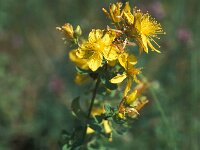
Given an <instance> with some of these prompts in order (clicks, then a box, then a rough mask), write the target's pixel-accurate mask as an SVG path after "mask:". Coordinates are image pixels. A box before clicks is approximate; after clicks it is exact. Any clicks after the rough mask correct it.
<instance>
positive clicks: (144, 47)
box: [141, 34, 148, 53]
mask: <svg viewBox="0 0 200 150" xmlns="http://www.w3.org/2000/svg"><path fill="white" fill-rule="evenodd" d="M141 38H142V45H143V49H144V51H145V52H146V53H148V47H147V37H146V36H145V35H143V34H142V35H141Z"/></svg>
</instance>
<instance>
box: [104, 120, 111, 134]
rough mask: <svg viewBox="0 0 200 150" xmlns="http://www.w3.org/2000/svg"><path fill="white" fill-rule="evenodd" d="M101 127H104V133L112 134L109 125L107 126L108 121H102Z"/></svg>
mask: <svg viewBox="0 0 200 150" xmlns="http://www.w3.org/2000/svg"><path fill="white" fill-rule="evenodd" d="M103 126H104V129H105V132H106V133H111V132H112V129H111V127H110V125H109V122H108V120H103Z"/></svg>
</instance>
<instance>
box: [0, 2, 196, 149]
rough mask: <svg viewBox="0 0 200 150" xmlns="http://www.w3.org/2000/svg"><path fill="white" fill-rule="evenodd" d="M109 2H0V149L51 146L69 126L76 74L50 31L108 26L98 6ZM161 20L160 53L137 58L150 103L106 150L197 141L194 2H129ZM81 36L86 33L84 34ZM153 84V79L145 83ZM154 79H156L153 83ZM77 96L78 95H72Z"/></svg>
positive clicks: (188, 144) (190, 145) (177, 146)
mask: <svg viewBox="0 0 200 150" xmlns="http://www.w3.org/2000/svg"><path fill="white" fill-rule="evenodd" d="M111 2H115V1H114V0H112V1H111V0H57V1H53V0H51V1H49V0H29V1H25V0H18V1H14V0H1V1H0V149H2V150H7V149H14V150H22V149H52V150H53V149H58V139H59V136H60V131H61V130H62V129H66V130H68V129H71V127H72V126H74V125H76V120H73V119H72V117H71V115H70V111H69V109H70V106H69V104H70V103H71V100H72V99H73V97H75V96H76V95H78V94H82V93H83V92H84V90H83V89H85V88H88V85H86V86H85V87H80V88H77V87H75V85H74V82H73V77H74V75H75V70H74V69H73V68H72V67H71V63H70V62H69V60H68V56H67V53H66V51H67V49H66V48H65V47H64V45H63V43H62V41H61V40H60V39H59V37H60V35H59V34H58V33H57V32H56V30H55V27H56V26H59V25H61V24H64V23H65V21H66V20H67V22H71V23H72V24H73V25H75V26H76V25H78V24H81V25H82V28H83V31H84V32H85V33H83V34H85V35H87V33H88V32H89V29H91V28H94V27H95V28H102V27H103V26H105V25H106V24H108V23H109V20H108V19H105V18H104V14H103V13H102V11H101V9H100V8H101V7H106V6H107V5H108V4H109V3H111ZM130 3H131V5H132V6H134V5H135V4H137V6H138V7H139V8H140V9H141V10H143V11H147V10H148V11H149V12H151V14H153V16H154V17H156V18H157V19H158V20H159V21H160V22H162V25H163V28H164V30H165V31H166V33H167V35H166V36H165V38H163V40H162V44H161V46H162V47H161V52H162V53H161V54H159V55H151V54H150V55H151V56H149V57H146V56H144V58H141V62H140V63H141V64H142V66H145V68H144V71H145V72H144V74H145V75H146V76H147V78H148V79H149V80H150V81H151V82H153V85H154V86H153V87H154V88H153V89H152V91H150V92H149V100H150V102H149V105H148V106H147V107H146V109H145V110H143V111H142V112H141V116H142V117H141V118H140V119H138V120H136V121H135V122H134V124H133V127H132V128H131V129H130V131H128V132H127V133H126V134H125V135H124V136H122V137H118V136H117V135H115V134H114V135H113V136H114V138H113V142H111V143H104V145H105V146H107V147H109V148H108V149H134V148H135V149H139V150H149V149H152V150H157V149H162V150H169V149H182V150H188V149H192V150H198V149H199V148H200V146H199V139H200V137H199V136H200V120H199V114H200V111H199V110H200V108H199V107H200V102H199V99H200V91H199V88H200V86H199V83H200V79H199V78H200V76H199V74H200V72H199V70H200V69H199V65H200V52H199V51H200V49H199V47H200V38H199V35H200V31H199V26H200V20H199V19H198V18H199V16H200V2H199V1H198V0H190V1H186V0H162V1H161V0H160V1H155V0H140V1H139V0H134V1H131V0H130ZM86 32H87V33H86ZM152 79H153V80H152ZM155 79H156V80H155ZM77 91H78V92H77Z"/></svg>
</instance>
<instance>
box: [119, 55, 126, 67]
mask: <svg viewBox="0 0 200 150" xmlns="http://www.w3.org/2000/svg"><path fill="white" fill-rule="evenodd" d="M127 57H128V54H127V53H123V54H121V55H120V56H119V58H118V60H119V63H120V65H121V66H122V67H124V69H126V68H127Z"/></svg>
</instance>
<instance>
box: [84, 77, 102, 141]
mask: <svg viewBox="0 0 200 150" xmlns="http://www.w3.org/2000/svg"><path fill="white" fill-rule="evenodd" d="M99 84H100V78H99V77H97V81H96V84H95V87H94V90H93V93H92V98H91V102H90V107H89V110H88V114H87V119H86V126H85V130H84V133H83V139H82V141H83V143H84V142H85V137H86V133H87V127H88V121H89V119H90V116H91V113H92V108H93V105H94V101H95V98H96V95H97V89H98V87H99Z"/></svg>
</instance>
